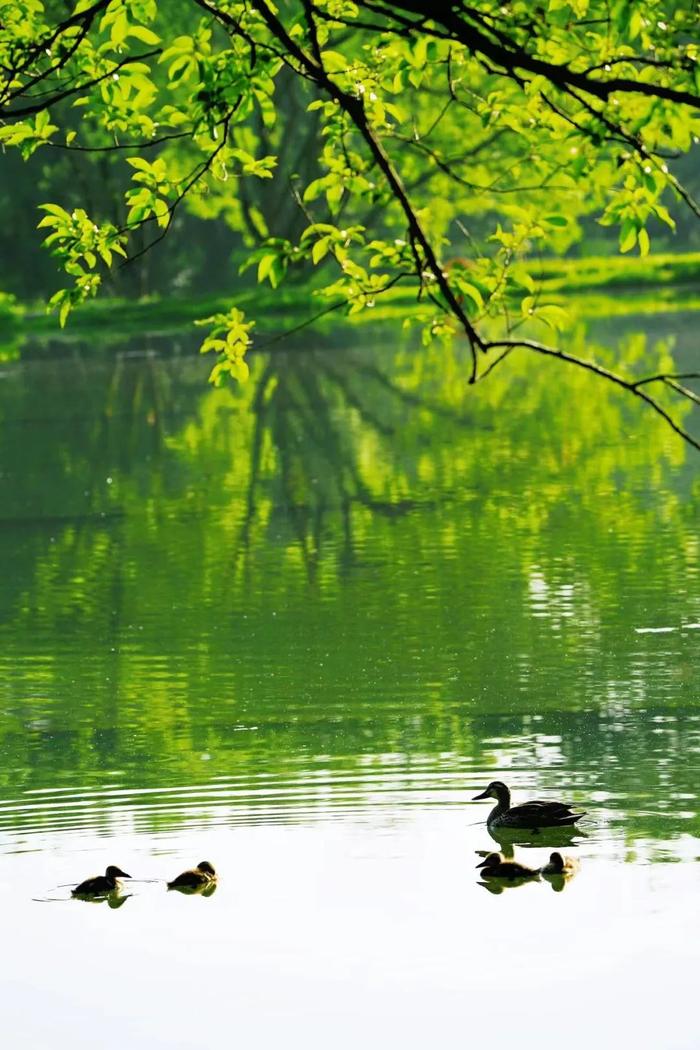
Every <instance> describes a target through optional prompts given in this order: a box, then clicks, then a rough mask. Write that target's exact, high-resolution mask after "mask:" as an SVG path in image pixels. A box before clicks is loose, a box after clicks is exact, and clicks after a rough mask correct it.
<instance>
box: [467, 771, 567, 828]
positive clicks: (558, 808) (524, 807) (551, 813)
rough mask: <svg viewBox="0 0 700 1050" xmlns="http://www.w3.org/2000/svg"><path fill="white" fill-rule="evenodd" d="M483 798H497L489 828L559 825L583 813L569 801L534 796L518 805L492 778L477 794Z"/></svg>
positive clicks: (499, 781)
mask: <svg viewBox="0 0 700 1050" xmlns="http://www.w3.org/2000/svg"><path fill="white" fill-rule="evenodd" d="M482 798H495V799H497V800H498V804H497V805H496V806H495V807H494V808H493V809H492V810H491V812H490V813H489V815H488V817H487V818H486V823H487V825H488V827H489V828H492V827H493V828H499V827H500V828H530V829H532V830H534V829H535V828H560V827H565V826H566V825H570V824H574V823H575V822H576V821H577V820H580V818H581V817H582V816H584V814H583V813H574V812H573V811H572V808H571V806H570V804H569V803H568V802H552V801H548V800H546V799H544V800H543V799H532V801H530V802H523V803H521V804H520V805H519V806H511V804H510V789H509V788H508V787H507V786H506V785H505V784H504V783H503V782H502V781H501V780H493V781H492V782H491V783H490V784H489V786H488V787H487V788H486V790H485V791H482V792H481V794H480V795H475V796H474V798H473V800H472V801H474V802H476V801H477V800H479V799H482Z"/></svg>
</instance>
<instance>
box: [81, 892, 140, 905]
mask: <svg viewBox="0 0 700 1050" xmlns="http://www.w3.org/2000/svg"><path fill="white" fill-rule="evenodd" d="M71 896H72V897H73V900H76V901H87V902H88V903H89V904H106V905H107V907H108V908H111V909H112V910H114V909H116V908H121V907H123V905H125V904H126V902H127V901H128V899H129V897H133V893H120V891H119V890H112V892H111V893H103V894H101V895H99V894H98V895H95V894H94V893H73V894H71Z"/></svg>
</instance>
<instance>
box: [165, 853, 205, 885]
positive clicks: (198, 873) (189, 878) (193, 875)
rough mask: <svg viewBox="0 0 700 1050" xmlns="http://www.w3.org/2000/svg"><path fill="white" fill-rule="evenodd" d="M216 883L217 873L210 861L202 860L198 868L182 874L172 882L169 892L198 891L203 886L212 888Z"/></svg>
mask: <svg viewBox="0 0 700 1050" xmlns="http://www.w3.org/2000/svg"><path fill="white" fill-rule="evenodd" d="M214 882H216V872H215V871H214V868H213V867H212V865H211V864H210V863H209V861H208V860H200V862H199V864H198V865H197V867H196V868H190V869H189V870H188V871H183V872H181V874H180V875H178V876H177V877H176V878H174V879H173V881H172V882H169V883H168V889H169V890H197V889H199V888H200V887H202V886H211V884H212V883H214Z"/></svg>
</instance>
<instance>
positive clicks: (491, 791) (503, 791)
mask: <svg viewBox="0 0 700 1050" xmlns="http://www.w3.org/2000/svg"><path fill="white" fill-rule="evenodd" d="M482 798H496V799H498V801H499V802H509V801H510V791H509V790H508V788H507V787H506V785H505V784H504V783H503V781H502V780H492V781H491V783H490V784H489V786H488V787H487V788H486V790H485V791H482V792H481V794H480V795H475V796H474V798H473V799H472V802H478V801H479V799H482Z"/></svg>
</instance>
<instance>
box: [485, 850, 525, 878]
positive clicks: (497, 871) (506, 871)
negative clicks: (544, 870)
mask: <svg viewBox="0 0 700 1050" xmlns="http://www.w3.org/2000/svg"><path fill="white" fill-rule="evenodd" d="M477 868H481V877H482V879H508V880H510V881H512V880H514V879H536V878H538V876H539V871H538V869H537V868H528V867H527V866H526V865H525V864H518V862H517V861H516V860H506V859H505V858H504V856H503V854H502V853H489V855H488V856H487V857H486V858H485V859H484V860H482V862H481V864H477Z"/></svg>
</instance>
